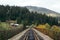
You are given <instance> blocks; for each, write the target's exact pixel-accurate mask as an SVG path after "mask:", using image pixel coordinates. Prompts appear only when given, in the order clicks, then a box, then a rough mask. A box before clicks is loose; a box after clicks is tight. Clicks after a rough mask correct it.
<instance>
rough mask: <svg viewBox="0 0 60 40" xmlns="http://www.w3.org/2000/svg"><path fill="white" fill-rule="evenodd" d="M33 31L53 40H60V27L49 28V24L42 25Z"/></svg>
mask: <svg viewBox="0 0 60 40" xmlns="http://www.w3.org/2000/svg"><path fill="white" fill-rule="evenodd" d="M35 29H37V30H39V31H40V32H42V33H44V34H46V35H48V36H50V37H51V38H53V39H54V40H60V27H58V26H56V25H54V26H52V27H51V26H50V25H49V24H43V25H38V26H37V27H35Z"/></svg>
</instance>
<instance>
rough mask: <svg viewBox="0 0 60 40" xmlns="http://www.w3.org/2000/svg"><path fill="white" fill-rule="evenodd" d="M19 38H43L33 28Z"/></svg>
mask: <svg viewBox="0 0 60 40" xmlns="http://www.w3.org/2000/svg"><path fill="white" fill-rule="evenodd" d="M19 40H43V38H42V37H40V36H39V35H38V34H37V33H36V32H35V31H34V30H33V29H30V30H28V31H27V32H26V33H25V34H24V35H23V36H22V37H21V38H20V39H19Z"/></svg>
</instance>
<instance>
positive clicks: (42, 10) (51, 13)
mask: <svg viewBox="0 0 60 40" xmlns="http://www.w3.org/2000/svg"><path fill="white" fill-rule="evenodd" d="M25 7H26V8H27V9H29V11H30V12H32V11H33V12H38V13H45V14H46V15H48V16H53V17H60V13H58V12H55V11H52V10H49V9H47V8H43V7H36V6H25Z"/></svg>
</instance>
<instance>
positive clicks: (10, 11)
mask: <svg viewBox="0 0 60 40" xmlns="http://www.w3.org/2000/svg"><path fill="white" fill-rule="evenodd" d="M10 20H17V23H18V24H21V23H23V24H24V25H31V24H36V25H38V24H45V23H48V24H50V25H57V24H58V19H56V18H55V17H51V16H46V15H45V13H44V14H41V13H37V12H30V11H29V10H28V9H27V8H26V7H18V6H9V5H6V6H4V5H0V22H6V21H10Z"/></svg>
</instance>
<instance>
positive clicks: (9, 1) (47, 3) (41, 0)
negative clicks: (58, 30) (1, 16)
mask: <svg viewBox="0 0 60 40" xmlns="http://www.w3.org/2000/svg"><path fill="white" fill-rule="evenodd" d="M0 5H11V6H14V5H16V6H37V7H44V8H48V9H51V10H54V11H56V12H59V13H60V0H0Z"/></svg>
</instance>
